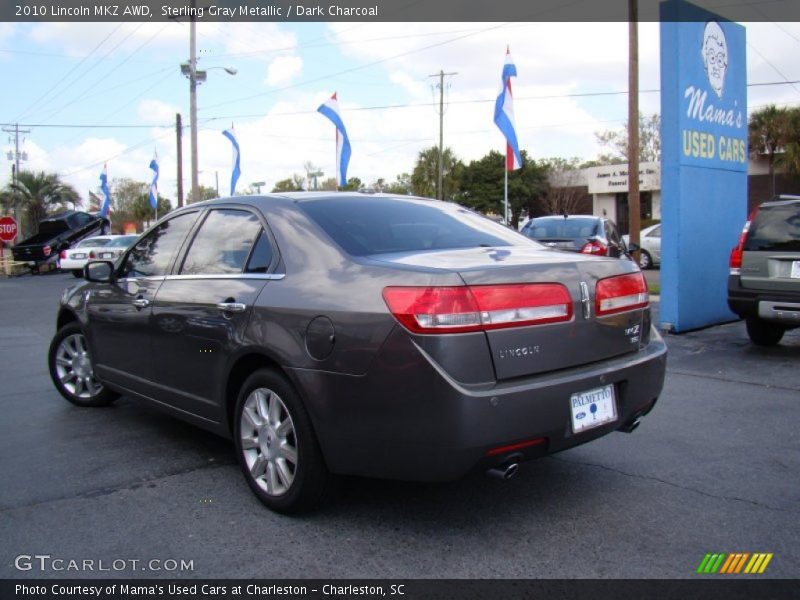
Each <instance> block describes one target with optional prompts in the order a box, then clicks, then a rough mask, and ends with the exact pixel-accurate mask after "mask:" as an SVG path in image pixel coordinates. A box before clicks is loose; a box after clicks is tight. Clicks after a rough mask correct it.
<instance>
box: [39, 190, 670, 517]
mask: <svg viewBox="0 0 800 600" xmlns="http://www.w3.org/2000/svg"><path fill="white" fill-rule="evenodd" d="M85 277H86V279H87V280H88V281H87V282H84V283H81V284H79V285H77V286H76V287H73V288H71V289H68V290H66V291H65V292H64V296H63V298H62V301H61V306H60V309H59V313H58V322H57V329H58V331H57V333H56V335H55V337H54V338H53V342H52V344H51V347H50V352H49V366H50V373H51V375H52V378H53V382H54V383H55V385H56V387H57V388H58V390H59V392H60V393H61V394H62V395H63V396H64V397H65V398H66V399H67V400H69V401H70V402H73V403H74V404H77V405H79V406H99V405H104V404H107V403H109V402H111V401H113V400H114V399H115V398H116V397H117V395H118V394H126V395H128V396H131V397H135V398H138V399H141V400H144V401H147V402H151V403H153V404H155V405H157V406H158V407H160V408H163V409H164V410H166V411H168V412H170V413H171V414H173V415H175V416H177V417H179V418H181V419H185V420H186V421H189V422H191V423H194V424H196V425H198V426H200V427H203V428H206V429H209V430H211V431H214V432H216V433H218V434H221V435H224V436H228V437H232V438H233V440H234V443H235V445H236V453H237V455H238V459H239V462H240V464H241V467H242V470H243V472H244V475H245V479H246V480H247V482H248V484H249V485H250V487H251V488H252V490H253V491H254V492H255V494H256V495H257V496H258V498H259V499H260V500H261V501H262V502H264V503H265V504H266V505H267V506H269V507H270V508H272V509H273V510H277V511H281V512H293V511H298V510H301V509H304V508H308V507H310V506H312V505H313V504H314V503H315V502H316V501H317V500H318V499H319V498H320V497H321V495H322V493H323V492H324V489H325V487H326V483H327V481H328V480H329V477H330V474H331V473H339V474H351V475H363V476H374V477H387V478H398V479H406V480H418V481H437V480H451V479H455V478H458V477H461V476H463V475H464V474H466V473H467V472H469V471H470V470H473V469H483V470H486V471H488V472H490V473H492V474H495V475H498V476H500V477H510V476H511V475H513V474H514V472H515V471H516V469H517V465H518V463H519V462H520V461H522V460H526V459H530V458H534V457H537V456H542V455H544V454H547V453H551V452H557V451H559V450H564V449H565V448H570V447H572V446H576V445H578V444H582V443H584V442H588V441H591V440H593V439H596V438H598V437H600V436H603V435H605V434H607V433H609V432H611V431H615V430H621V431H627V432H630V431H632V430H633V429H634V428H635V427H636V425H637V424H638V422H639V419H640V418H641V417H642V416H643V415H645V414H646V413H648V412H649V411H650V410H651V409H652V408H653V405H654V404H655V402H656V399H657V398H658V395H659V394H660V392H661V388H662V385H663V382H664V371H665V366H666V347H665V345H664V342H663V340H662V339H661V337H660V336H659V335H658V333H657V332H656V330H655V329H654V328H652V327H651V324H650V310H649V304H648V303H649V297H648V293H647V286H646V284H645V281H644V279H643V277H642V274H641V272H640V271H639V268H638V267H637V266H636V265H635V264H634V263H633V262H631V261H629V260H620V259H615V258H608V257H596V256H588V255H580V254H576V253H572V252H563V251H559V250H554V249H549V248H545V247H543V246H541V245H540V244H538V243H537V242H535V241H533V240H531V239H529V238H526V237H525V236H523V235H521V234H519V233H516V232H514V231H511V230H510V229H507V228H505V227H503V226H501V225H499V224H496V223H494V222H492V221H490V220H489V219H486V218H484V217H482V216H480V215H477V214H475V213H473V212H471V211H470V210H467V209H465V208H462V207H460V206H458V205H456V204H451V203H445V202H438V201H434V200H426V199H422V198H406V197H395V196H388V195H362V194H353V193H340V194H334V193H300V194H286V195H269V196H250V197H237V198H227V199H219V200H213V201H209V202H203V203H198V204H192V205H190V206H187V207H185V208H182V209H179V210H176V211H174V212H172V213H170V214H169V215H167V216H166V217H165V218H163V219H162V220H161V221H160V222H159V223H157V224H156V225H155V226H154V227H153V228H152V229H151V230H150V231H148V232H147V233H145V234H144V235H143V236H142V237H141V239H140V240H139V241H138V242H137V243H136V244H135V245H134V246H133V247H132V248H130V249H129V250H128V251H127V252H126V253H125V254H123V255H122V256H121V257H120V258H119V259H118V260H117V261H116V262H115V263H111V262H103V261H98V262H92V263H89V264H88V265H87V266H86V269H85Z"/></svg>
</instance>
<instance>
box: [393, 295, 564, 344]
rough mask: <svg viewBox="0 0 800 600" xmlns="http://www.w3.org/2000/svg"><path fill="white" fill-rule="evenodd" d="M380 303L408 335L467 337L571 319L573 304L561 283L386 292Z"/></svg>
mask: <svg viewBox="0 0 800 600" xmlns="http://www.w3.org/2000/svg"><path fill="white" fill-rule="evenodd" d="M383 299H384V301H385V302H386V305H387V306H388V307H389V310H390V311H392V314H393V315H394V316H395V318H397V320H398V321H400V323H402V324H403V326H405V328H406V329H408V330H409V331H411V332H413V333H466V332H470V331H486V330H489V329H503V328H507V327H523V326H526V325H543V324H545V323H558V322H562V321H569V320H570V319H572V299H571V298H570V296H569V292H568V291H567V288H566V287H564V286H563V285H561V284H560V283H523V284H510V285H475V286H457V287H456V286H453V287H387V288H385V289H384V290H383Z"/></svg>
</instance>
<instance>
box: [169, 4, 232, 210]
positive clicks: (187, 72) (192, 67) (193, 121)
mask: <svg viewBox="0 0 800 600" xmlns="http://www.w3.org/2000/svg"><path fill="white" fill-rule="evenodd" d="M213 69H222V70H224V71H225V72H226V73H227V74H228V75H236V73H238V71H237V70H236V69H235V68H233V67H210V68H208V69H206V70H199V69H198V68H197V22H196V21H195V19H194V17H192V20H191V21H190V22H189V62H187V63H183V64H182V65H181V73H182V74H183V75H184V76H185V77H187V78H188V79H189V125H190V127H191V146H192V190H191V192H190V194H189V202H190V203H191V202H196V201H197V189H198V183H197V177H198V159H197V84H199V83H203V82H204V81H205V80H206V77H207V75H208V71H211V70H213Z"/></svg>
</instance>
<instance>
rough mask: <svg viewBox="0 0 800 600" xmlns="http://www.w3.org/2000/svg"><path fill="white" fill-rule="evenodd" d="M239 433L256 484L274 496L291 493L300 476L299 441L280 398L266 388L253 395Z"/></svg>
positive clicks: (247, 401)
mask: <svg viewBox="0 0 800 600" xmlns="http://www.w3.org/2000/svg"><path fill="white" fill-rule="evenodd" d="M239 430H240V433H239V436H240V441H241V448H242V454H243V455H244V460H245V464H246V465H247V468H248V470H249V471H250V475H251V476H252V478H253V480H254V481H255V482H256V484H257V485H258V486H259V487H260V488H261V489H262V490H263V491H264V492H266V493H267V494H269V495H270V496H281V495H283V494H285V493H286V492H288V491H289V488H290V487H291V486H292V482H293V481H294V478H295V474H296V473H297V440H296V437H295V429H294V423H293V422H292V417H291V415H290V414H289V411H288V410H287V409H286V405H285V404H284V403H283V400H281V398H280V396H278V394H276V393H275V392H274V391H272V390H270V389H269V388H263V387H262V388H256V389H255V390H253V391H252V392H250V394H249V395H248V396H247V399H246V400H245V403H244V409H243V410H242V416H241V422H240V428H239Z"/></svg>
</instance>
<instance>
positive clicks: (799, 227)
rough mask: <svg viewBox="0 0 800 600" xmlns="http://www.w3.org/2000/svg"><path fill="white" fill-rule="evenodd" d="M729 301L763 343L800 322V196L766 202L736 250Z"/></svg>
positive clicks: (756, 339) (769, 342)
mask: <svg viewBox="0 0 800 600" xmlns="http://www.w3.org/2000/svg"><path fill="white" fill-rule="evenodd" d="M728 306H730V308H731V310H732V311H733V312H735V313H736V314H737V315H739V316H740V317H742V318H743V319H745V321H746V324H747V333H748V335H749V336H750V339H751V340H752V341H753V343H755V344H758V345H759V346H774V345H775V344H777V343H778V342H780V341H781V338H783V334H784V332H785V331H787V330H789V329H794V328H795V327H800V196H778V197H776V198H773V199H772V200H771V201H770V202H764V203H763V204H762V205H761V206H760V207H759V208H757V209H756V210H755V211H753V213H752V214H751V215H750V217H749V218H748V220H747V222H746V223H745V226H744V229H743V230H742V235H741V236H740V238H739V244H738V245H737V246H736V247H735V248H734V249H733V250H732V251H731V262H730V276H729V277H728Z"/></svg>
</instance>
